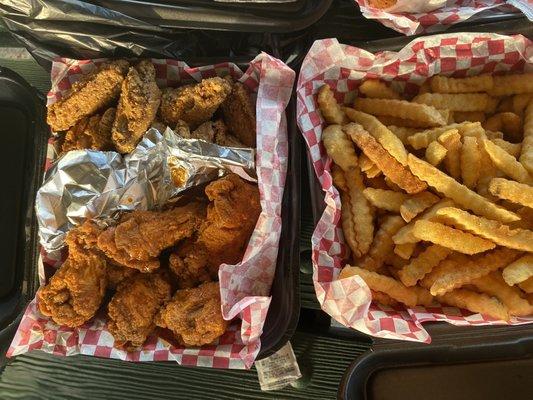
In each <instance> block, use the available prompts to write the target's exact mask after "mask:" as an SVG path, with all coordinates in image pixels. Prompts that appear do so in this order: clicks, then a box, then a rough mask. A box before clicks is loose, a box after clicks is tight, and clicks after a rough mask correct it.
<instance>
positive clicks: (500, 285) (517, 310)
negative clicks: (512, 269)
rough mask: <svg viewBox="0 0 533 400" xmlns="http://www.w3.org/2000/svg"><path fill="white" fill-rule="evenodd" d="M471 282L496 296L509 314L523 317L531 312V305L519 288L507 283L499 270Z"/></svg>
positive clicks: (481, 289)
mask: <svg viewBox="0 0 533 400" xmlns="http://www.w3.org/2000/svg"><path fill="white" fill-rule="evenodd" d="M471 283H472V284H473V285H474V286H475V287H477V288H478V289H479V290H480V291H482V292H484V293H486V294H488V295H490V296H495V297H497V298H498V299H499V300H500V301H501V302H502V303H503V304H504V305H505V306H506V307H507V308H508V309H509V313H510V314H511V315H516V316H517V317H524V316H527V315H531V314H533V305H531V304H529V302H528V301H527V300H526V299H523V298H522V296H521V291H520V289H518V288H517V287H513V286H509V285H507V284H506V283H505V281H504V280H503V278H502V274H501V273H500V272H498V271H494V272H491V273H490V274H488V275H485V276H482V277H480V278H477V279H475V280H474V281H472V282H471Z"/></svg>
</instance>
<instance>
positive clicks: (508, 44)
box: [297, 33, 533, 343]
mask: <svg viewBox="0 0 533 400" xmlns="http://www.w3.org/2000/svg"><path fill="white" fill-rule="evenodd" d="M531 70H533V44H532V42H531V41H530V40H528V39H527V38H525V37H523V36H521V35H517V36H501V35H496V34H480V33H476V34H474V33H461V34H444V35H435V36H429V37H424V38H420V39H416V40H413V41H412V42H411V43H409V44H408V45H407V46H405V47H404V48H403V49H402V50H400V51H399V52H397V53H396V52H383V53H378V54H371V53H369V52H367V51H364V50H361V49H359V48H356V47H350V46H346V45H342V44H339V43H338V41H337V40H336V39H326V40H319V41H316V42H315V43H314V44H313V46H312V47H311V49H310V50H309V53H308V54H307V56H306V58H305V60H304V62H303V65H302V69H301V71H300V76H299V78H298V85H297V96H298V100H297V107H298V108H297V110H298V111H297V119H298V126H299V127H300V130H301V132H302V134H303V135H304V137H305V140H306V142H307V146H308V148H309V154H310V157H311V160H312V162H313V166H314V169H315V173H316V175H317V177H318V179H319V180H320V183H321V185H322V189H323V190H324V191H325V203H326V209H325V211H324V213H323V215H322V217H321V218H320V221H319V222H318V225H317V227H316V229H315V231H314V233H313V236H312V239H311V240H312V249H313V251H312V260H313V281H314V285H315V290H316V293H317V296H318V300H319V302H320V304H321V306H322V308H323V309H324V311H326V312H327V313H328V314H330V315H331V316H332V317H333V318H335V319H336V320H337V321H338V322H340V323H342V324H343V325H345V326H348V327H352V328H355V329H357V330H359V331H361V332H364V333H367V334H369V335H372V336H376V337H382V338H389V339H403V340H411V341H420V342H426V343H429V342H430V341H431V338H430V337H429V335H428V333H427V332H426V331H425V330H424V328H423V327H422V322H426V321H446V322H449V323H451V324H454V325H495V324H505V322H504V321H497V320H493V319H490V318H487V317H485V316H482V315H480V314H472V313H471V312H468V311H466V310H460V309H458V308H455V307H431V308H425V307H415V308H409V309H406V308H404V307H396V308H391V307H386V306H381V305H379V304H375V303H371V294H370V290H369V289H368V287H367V285H366V284H365V283H364V281H363V280H362V279H361V278H360V277H359V276H354V277H351V278H347V279H342V280H340V281H337V280H335V279H336V278H337V276H338V275H339V272H340V270H341V268H342V267H343V256H344V255H345V254H346V250H347V249H346V248H345V245H344V238H343V235H342V229H341V228H340V207H341V203H340V197H339V193H338V192H337V189H336V188H335V187H334V186H333V183H332V177H331V174H330V167H331V160H330V159H329V158H328V157H327V155H326V151H325V149H324V147H323V145H322V143H321V135H322V127H323V120H322V117H321V115H320V113H319V111H318V106H317V103H316V93H317V91H318V89H319V88H320V87H322V85H324V84H327V85H329V86H330V87H331V89H332V90H333V91H334V93H335V97H336V99H337V101H338V102H340V103H349V102H350V101H351V100H353V96H354V95H355V94H356V91H357V88H358V87H359V85H360V84H361V82H362V80H363V79H366V78H380V79H381V80H383V81H387V82H391V86H392V87H393V88H394V89H396V90H398V91H399V92H404V93H406V94H407V95H414V94H415V93H416V92H417V91H418V88H419V87H420V85H421V84H422V83H423V82H424V81H425V80H426V79H427V78H428V77H430V76H433V75H436V74H443V75H447V76H454V77H464V76H471V75H478V74H480V73H485V72H504V71H514V72H521V71H531ZM531 322H533V318H531V317H530V318H518V317H513V318H512V319H511V321H510V323H511V324H525V323H531Z"/></svg>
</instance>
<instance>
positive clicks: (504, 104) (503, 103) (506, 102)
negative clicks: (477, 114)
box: [496, 96, 513, 112]
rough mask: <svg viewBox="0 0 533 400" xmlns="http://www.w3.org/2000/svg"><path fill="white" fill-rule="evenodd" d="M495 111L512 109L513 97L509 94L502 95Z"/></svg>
mask: <svg viewBox="0 0 533 400" xmlns="http://www.w3.org/2000/svg"><path fill="white" fill-rule="evenodd" d="M496 111H498V112H509V111H513V97H511V96H507V97H503V98H502V99H501V100H500V104H498V108H497V110H496Z"/></svg>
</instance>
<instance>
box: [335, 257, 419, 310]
mask: <svg viewBox="0 0 533 400" xmlns="http://www.w3.org/2000/svg"><path fill="white" fill-rule="evenodd" d="M354 275H359V276H360V277H361V278H362V279H363V280H364V281H365V283H366V284H367V285H368V287H369V288H370V289H371V290H374V291H377V292H383V293H386V294H388V295H389V296H390V297H392V298H393V299H394V300H396V301H399V302H400V303H403V304H405V305H406V306H408V307H414V306H415V305H416V303H417V300H418V298H417V295H416V293H415V292H414V291H413V290H410V289H409V288H407V287H405V286H404V285H403V284H402V283H401V282H398V281H397V280H395V279H393V278H391V277H388V276H385V275H380V274H378V273H376V272H372V271H367V270H366V269H363V268H359V267H352V266H351V265H347V266H346V267H344V268H343V270H342V271H341V273H340V275H339V279H344V278H348V277H350V276H354Z"/></svg>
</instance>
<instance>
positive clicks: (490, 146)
mask: <svg viewBox="0 0 533 400" xmlns="http://www.w3.org/2000/svg"><path fill="white" fill-rule="evenodd" d="M483 148H484V149H485V151H486V152H487V153H488V155H489V157H490V159H491V160H492V162H493V163H494V165H495V166H496V167H497V168H498V169H499V170H501V171H502V172H504V173H505V174H506V175H507V176H510V177H511V178H513V179H514V180H516V181H518V182H521V183H528V184H530V183H531V182H532V179H531V177H530V176H529V172H528V171H527V170H526V169H525V168H524V166H523V165H522V164H521V163H519V162H518V161H517V160H516V158H514V157H513V156H512V155H510V154H509V153H507V152H506V151H505V150H504V149H502V148H501V147H499V146H498V145H496V144H494V143H492V142H491V141H490V140H488V139H484V140H483Z"/></svg>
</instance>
